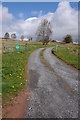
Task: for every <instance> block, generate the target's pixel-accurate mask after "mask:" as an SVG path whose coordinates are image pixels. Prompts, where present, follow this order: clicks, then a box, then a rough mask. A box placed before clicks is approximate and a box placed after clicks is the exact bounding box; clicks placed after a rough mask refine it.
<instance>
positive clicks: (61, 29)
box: [2, 1, 78, 41]
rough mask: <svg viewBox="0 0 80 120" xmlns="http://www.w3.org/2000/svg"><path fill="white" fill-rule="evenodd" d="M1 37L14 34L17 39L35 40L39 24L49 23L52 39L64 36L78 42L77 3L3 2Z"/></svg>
mask: <svg viewBox="0 0 80 120" xmlns="http://www.w3.org/2000/svg"><path fill="white" fill-rule="evenodd" d="M2 5H3V28H4V29H3V35H4V33H5V32H9V33H10V34H12V33H16V34H17V38H20V36H21V34H24V36H25V38H28V37H29V36H32V37H33V38H34V39H35V38H36V31H37V29H38V26H39V24H40V22H41V21H42V20H43V19H47V20H48V21H50V22H51V25H52V29H53V31H54V33H53V34H52V39H57V40H60V41H61V40H62V39H63V38H64V36H65V35H66V34H70V35H72V37H73V39H74V40H75V41H77V40H78V2H72V3H70V2H68V1H62V2H33V3H32V2H3V3H2Z"/></svg>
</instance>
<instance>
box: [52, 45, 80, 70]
mask: <svg viewBox="0 0 80 120" xmlns="http://www.w3.org/2000/svg"><path fill="white" fill-rule="evenodd" d="M79 49H80V46H77V45H71V44H66V45H60V44H59V45H58V51H57V52H56V46H55V48H53V50H52V52H53V54H55V55H56V56H57V57H58V58H60V59H62V60H63V61H64V62H66V63H67V64H69V65H72V66H73V67H75V68H76V69H79V70H80V64H79V63H78V62H79V59H80V56H78V50H79Z"/></svg>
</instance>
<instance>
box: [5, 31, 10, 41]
mask: <svg viewBox="0 0 80 120" xmlns="http://www.w3.org/2000/svg"><path fill="white" fill-rule="evenodd" d="M4 38H5V39H6V41H7V39H8V38H9V33H8V32H6V33H5V35H4Z"/></svg>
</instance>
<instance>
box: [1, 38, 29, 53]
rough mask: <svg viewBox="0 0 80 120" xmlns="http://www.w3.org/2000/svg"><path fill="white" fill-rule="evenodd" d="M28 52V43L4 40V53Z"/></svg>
mask: <svg viewBox="0 0 80 120" xmlns="http://www.w3.org/2000/svg"><path fill="white" fill-rule="evenodd" d="M24 50H27V42H26V41H19V40H2V53H8V52H15V51H24Z"/></svg>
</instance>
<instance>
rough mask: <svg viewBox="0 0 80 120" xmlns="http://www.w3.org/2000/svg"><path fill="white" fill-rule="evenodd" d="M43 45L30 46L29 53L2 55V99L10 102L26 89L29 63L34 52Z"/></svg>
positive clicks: (20, 52)
mask: <svg viewBox="0 0 80 120" xmlns="http://www.w3.org/2000/svg"><path fill="white" fill-rule="evenodd" d="M39 47H42V45H38V46H37V45H28V50H27V51H23V50H22V51H19V52H11V53H5V54H3V55H2V58H3V60H2V97H3V101H6V100H9V99H10V97H11V96H15V95H17V94H18V93H19V91H20V90H22V89H24V87H25V85H26V79H27V62H28V58H29V56H30V54H31V52H33V51H34V50H36V49H37V48H39Z"/></svg>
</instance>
